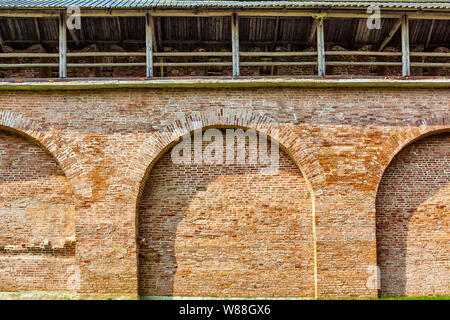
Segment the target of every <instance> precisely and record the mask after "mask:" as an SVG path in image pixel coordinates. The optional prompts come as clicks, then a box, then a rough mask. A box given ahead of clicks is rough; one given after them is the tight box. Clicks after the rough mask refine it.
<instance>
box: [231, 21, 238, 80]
mask: <svg viewBox="0 0 450 320" xmlns="http://www.w3.org/2000/svg"><path fill="white" fill-rule="evenodd" d="M231 43H232V52H233V77H239V74H240V73H239V17H238V15H237V14H236V13H234V14H233V15H232V16H231Z"/></svg>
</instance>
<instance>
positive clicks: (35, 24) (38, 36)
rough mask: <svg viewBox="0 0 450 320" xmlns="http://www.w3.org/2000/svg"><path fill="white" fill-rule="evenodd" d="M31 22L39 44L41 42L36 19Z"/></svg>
mask: <svg viewBox="0 0 450 320" xmlns="http://www.w3.org/2000/svg"><path fill="white" fill-rule="evenodd" d="M33 22H34V28H35V29H36V30H35V31H36V35H37V39H38V42H39V43H40V42H41V30H40V29H39V23H38V20H37V18H34V19H33Z"/></svg>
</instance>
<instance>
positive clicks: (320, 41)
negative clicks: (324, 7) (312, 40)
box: [317, 17, 325, 77]
mask: <svg viewBox="0 0 450 320" xmlns="http://www.w3.org/2000/svg"><path fill="white" fill-rule="evenodd" d="M318 19H319V22H318V24H317V75H318V76H319V77H324V76H325V35H324V30H323V29H324V28H323V18H322V17H320V18H318Z"/></svg>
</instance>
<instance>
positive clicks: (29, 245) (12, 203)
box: [0, 131, 75, 291]
mask: <svg viewBox="0 0 450 320" xmlns="http://www.w3.org/2000/svg"><path fill="white" fill-rule="evenodd" d="M0 206H1V208H0V269H1V270H2V272H0V290H1V291H18V290H19V291H20V290H68V289H69V288H68V284H67V283H66V280H67V277H68V274H67V272H68V270H67V269H68V268H69V267H71V266H72V267H74V265H75V216H74V210H75V206H74V202H73V196H72V188H71V186H70V184H69V183H68V181H67V179H66V177H65V175H64V173H63V171H62V170H61V168H60V167H59V166H58V164H57V162H56V161H55V160H54V159H53V158H52V157H51V156H50V155H49V154H47V153H46V152H45V151H44V150H43V149H42V148H40V147H39V146H37V145H36V144H35V143H33V142H32V141H30V140H28V139H26V138H24V137H22V136H19V135H18V134H16V133H11V132H6V131H0Z"/></svg>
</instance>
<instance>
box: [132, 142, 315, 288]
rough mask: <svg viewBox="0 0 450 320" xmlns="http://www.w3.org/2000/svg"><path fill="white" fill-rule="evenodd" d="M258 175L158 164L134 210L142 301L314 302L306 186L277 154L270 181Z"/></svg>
mask: <svg viewBox="0 0 450 320" xmlns="http://www.w3.org/2000/svg"><path fill="white" fill-rule="evenodd" d="M247 147H248V144H247ZM248 150H250V152H253V151H251V150H252V149H251V148H250V149H248ZM191 152H193V150H191ZM260 169H261V166H260V165H249V164H239V163H238V164H231V165H225V164H217V165H175V164H173V162H172V159H171V151H169V152H167V153H166V154H165V155H164V156H163V157H162V158H161V159H160V160H159V161H158V163H157V164H156V165H155V167H154V168H153V169H152V171H151V173H150V176H149V178H148V182H147V184H146V187H145V190H144V193H143V197H142V199H141V202H140V204H139V241H140V244H139V245H140V246H139V247H140V249H139V293H140V295H141V296H191V297H196V296H203V297H292V296H294V297H313V296H314V280H313V279H314V274H313V270H314V268H313V266H314V260H313V258H314V255H313V237H312V217H311V215H312V203H311V199H310V193H309V191H308V188H307V185H306V181H305V179H304V178H303V176H302V174H301V172H300V170H299V169H298V168H297V167H296V165H295V164H294V162H293V161H292V160H291V159H290V158H289V157H288V156H287V155H286V154H285V153H284V152H281V151H280V162H279V170H278V171H277V172H276V173H275V174H272V175H268V174H263V173H261V172H260Z"/></svg>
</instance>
